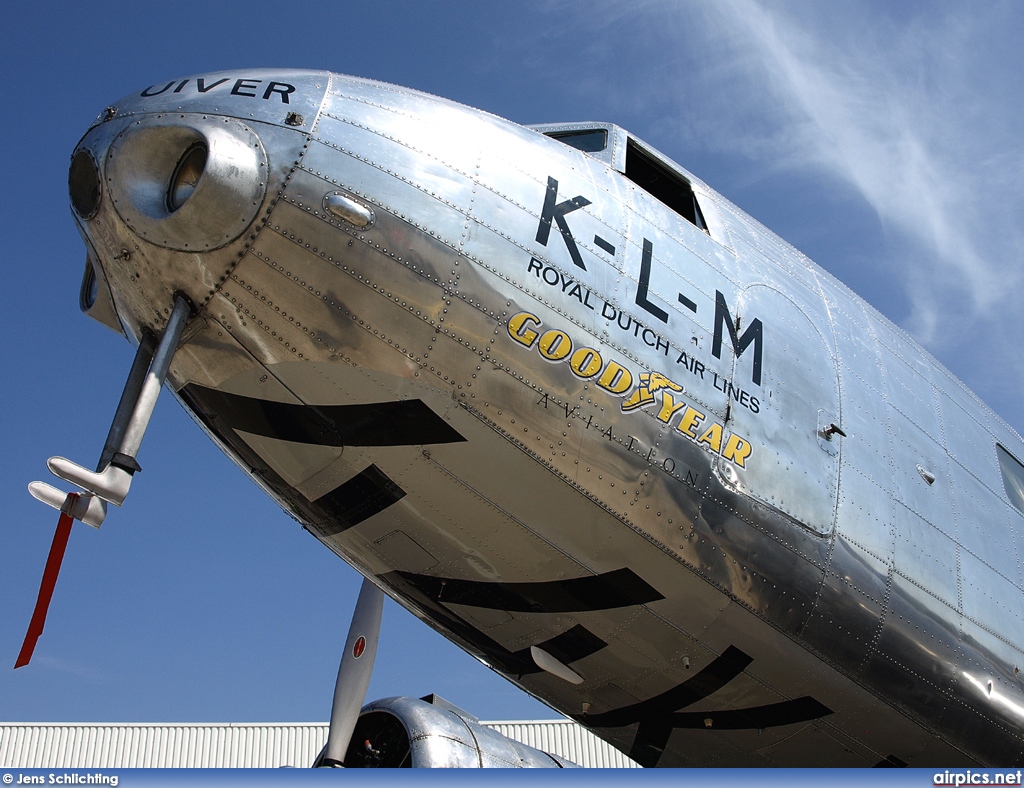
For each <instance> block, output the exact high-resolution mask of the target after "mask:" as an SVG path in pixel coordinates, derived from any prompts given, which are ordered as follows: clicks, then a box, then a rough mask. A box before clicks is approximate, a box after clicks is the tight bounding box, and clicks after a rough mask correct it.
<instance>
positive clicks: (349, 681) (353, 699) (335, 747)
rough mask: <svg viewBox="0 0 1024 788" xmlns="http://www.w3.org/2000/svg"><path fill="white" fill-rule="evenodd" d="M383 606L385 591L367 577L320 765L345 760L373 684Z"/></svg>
mask: <svg viewBox="0 0 1024 788" xmlns="http://www.w3.org/2000/svg"><path fill="white" fill-rule="evenodd" d="M383 610H384V592H383V591H381V590H380V589H379V588H377V586H375V585H374V584H373V583H371V582H370V581H369V580H366V579H364V580H363V585H362V588H360V589H359V599H358V600H357V601H356V609H355V612H354V613H353V614H352V625H351V627H350V628H349V630H348V638H347V639H346V641H345V653H344V654H342V657H341V665H340V666H339V667H338V681H337V683H336V684H335V685H334V703H333V705H332V706H331V726H330V729H329V730H328V733H327V744H326V746H325V747H324V751H323V753H322V756H321V757H320V758H319V759H318V765H322V766H340V765H342V764H343V762H344V760H345V753H346V752H347V751H348V743H349V741H350V740H351V739H352V731H353V730H354V729H355V727H356V720H357V719H358V718H359V711H360V709H362V708H363V702H364V701H365V700H366V690H367V689H368V688H369V686H370V676H371V675H372V673H373V661H374V659H375V658H376V656H377V641H378V639H379V637H380V619H381V613H382V612H383Z"/></svg>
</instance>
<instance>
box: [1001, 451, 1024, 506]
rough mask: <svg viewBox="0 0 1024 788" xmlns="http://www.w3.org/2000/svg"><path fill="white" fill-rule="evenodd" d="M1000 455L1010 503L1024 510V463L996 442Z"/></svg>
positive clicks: (1004, 482)
mask: <svg viewBox="0 0 1024 788" xmlns="http://www.w3.org/2000/svg"><path fill="white" fill-rule="evenodd" d="M996 453H997V454H998V455H999V470H1001V471H1002V472H1003V488H1004V489H1005V490H1006V497H1007V498H1009V499H1010V503H1012V504H1013V505H1014V506H1016V507H1017V508H1018V509H1020V510H1021V512H1024V465H1021V464H1020V461H1019V460H1018V459H1017V458H1016V457H1014V456H1013V455H1012V454H1010V452H1008V451H1007V450H1006V449H1004V448H1003V447H1002V446H1000V445H999V444H998V443H997V444H996Z"/></svg>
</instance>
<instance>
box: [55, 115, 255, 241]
mask: <svg viewBox="0 0 1024 788" xmlns="http://www.w3.org/2000/svg"><path fill="white" fill-rule="evenodd" d="M80 157H81V161H80ZM105 164H106V166H105V175H106V184H105V185H106V190H107V192H108V193H109V195H110V200H111V203H112V205H113V207H114V210H115V211H116V212H117V214H118V216H120V217H121V219H122V220H123V221H124V223H125V224H126V225H127V226H128V227H129V228H131V230H132V231H133V232H135V233H136V234H137V235H138V236H139V237H140V238H143V239H145V240H146V241H148V242H149V243H151V244H154V245H155V246H160V247H164V248H166V249H173V250H176V251H207V250H213V249H218V248H220V247H222V246H224V245H226V244H228V243H230V242H231V241H233V240H235V239H236V238H238V237H239V236H240V235H241V234H242V233H243V232H245V230H246V228H247V227H248V226H249V225H250V224H251V223H252V221H253V219H254V218H255V217H256V214H257V212H258V211H259V207H260V204H261V203H262V201H263V197H264V195H265V193H266V189H267V178H268V172H267V154H266V151H265V150H264V148H263V144H262V143H261V142H260V139H259V137H258V136H257V135H256V134H255V133H254V132H253V131H252V129H250V128H249V127H248V126H247V125H246V124H244V123H242V122H241V121H239V120H236V119H233V118H224V117H220V118H211V117H206V116H202V115H195V116H192V115H187V114H180V115H175V116H164V115H157V116H154V117H150V118H147V119H145V120H140V121H136V122H134V123H132V124H131V125H129V126H128V127H127V128H126V129H124V131H122V132H121V133H120V134H119V135H118V136H117V138H116V139H114V140H113V142H112V143H111V144H110V147H109V148H108V150H107V153H106V163H105ZM90 166H91V167H92V169H93V172H95V164H94V163H93V162H92V160H91V158H89V157H87V156H83V154H82V152H80V153H79V154H78V155H77V156H76V157H75V159H74V160H73V162H72V181H74V183H75V185H73V186H72V194H71V199H72V205H73V206H74V207H75V210H76V211H77V212H78V213H79V215H80V216H82V217H83V218H87V217H86V214H87V213H88V212H89V211H90V209H91V210H92V211H93V212H95V208H94V207H93V203H94V202H95V201H96V200H97V199H98V198H93V197H92V194H93V193H92V191H91V189H92V188H93V183H94V181H90V178H91V177H92V176H91V175H90V173H89V168H90Z"/></svg>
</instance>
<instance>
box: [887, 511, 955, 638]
mask: <svg viewBox="0 0 1024 788" xmlns="http://www.w3.org/2000/svg"><path fill="white" fill-rule="evenodd" d="M894 528H895V532H896V551H895V569H896V573H897V574H898V575H899V576H900V577H902V578H904V580H905V581H906V582H908V583H910V584H911V585H913V586H916V587H918V588H921V589H923V590H924V591H927V592H928V593H929V594H932V595H933V596H935V597H936V598H937V599H940V600H942V601H943V603H944V604H946V605H948V606H949V607H950V608H953V609H958V608H959V576H958V575H959V572H958V566H957V549H956V542H955V541H954V540H953V539H951V538H950V537H948V536H947V535H946V534H944V533H942V532H941V531H940V530H938V529H937V528H935V527H934V526H933V525H931V524H930V523H928V522H927V521H925V520H924V519H922V518H921V517H919V516H918V515H917V514H915V513H914V512H912V511H911V510H910V509H908V508H906V507H905V506H903V505H901V504H899V503H898V502H897V504H896V518H895V521H894ZM940 618H941V617H940Z"/></svg>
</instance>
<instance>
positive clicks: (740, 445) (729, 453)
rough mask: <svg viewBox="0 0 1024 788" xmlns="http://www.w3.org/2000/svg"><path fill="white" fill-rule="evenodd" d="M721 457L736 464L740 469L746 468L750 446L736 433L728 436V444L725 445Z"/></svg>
mask: <svg viewBox="0 0 1024 788" xmlns="http://www.w3.org/2000/svg"><path fill="white" fill-rule="evenodd" d="M722 456H723V457H725V459H727V460H731V461H732V462H734V463H736V464H737V465H739V466H740V467H741V468H745V467H747V466H746V460H747V457H749V456H750V444H749V443H747V442H746V441H745V440H743V438H741V437H740V436H739V435H737V434H736V433H733V434H732V435H730V436H729V442H728V443H726V444H725V449H724V450H723V451H722Z"/></svg>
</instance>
